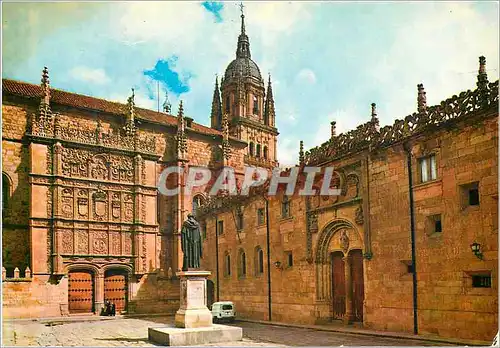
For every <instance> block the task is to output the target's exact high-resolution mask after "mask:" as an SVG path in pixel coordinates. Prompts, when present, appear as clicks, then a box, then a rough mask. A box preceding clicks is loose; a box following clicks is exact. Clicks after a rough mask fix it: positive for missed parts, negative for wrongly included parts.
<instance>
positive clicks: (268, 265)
mask: <svg viewBox="0 0 500 348" xmlns="http://www.w3.org/2000/svg"><path fill="white" fill-rule="evenodd" d="M264 199H265V200H266V236H267V299H268V303H267V305H268V316H269V321H271V318H272V317H271V248H270V247H269V244H270V243H269V237H270V236H269V200H268V199H267V198H265V197H264Z"/></svg>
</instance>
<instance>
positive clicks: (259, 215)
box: [257, 208, 266, 225]
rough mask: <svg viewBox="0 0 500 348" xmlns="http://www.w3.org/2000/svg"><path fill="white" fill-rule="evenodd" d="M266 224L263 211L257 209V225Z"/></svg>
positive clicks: (262, 209)
mask: <svg viewBox="0 0 500 348" xmlns="http://www.w3.org/2000/svg"><path fill="white" fill-rule="evenodd" d="M265 222H266V215H265V209H264V208H259V209H257V225H263V224H264V223H265Z"/></svg>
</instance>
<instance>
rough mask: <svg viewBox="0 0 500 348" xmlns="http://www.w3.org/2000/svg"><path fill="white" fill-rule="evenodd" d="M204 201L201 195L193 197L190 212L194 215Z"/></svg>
mask: <svg viewBox="0 0 500 348" xmlns="http://www.w3.org/2000/svg"><path fill="white" fill-rule="evenodd" d="M203 203H204V199H203V196H202V195H196V196H194V197H193V202H192V211H191V212H192V214H193V215H195V216H196V211H197V210H198V208H199V207H200V206H202V205H203Z"/></svg>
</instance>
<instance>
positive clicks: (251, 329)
mask: <svg viewBox="0 0 500 348" xmlns="http://www.w3.org/2000/svg"><path fill="white" fill-rule="evenodd" d="M172 321H173V318H172V317H153V318H133V319H132V318H119V317H117V318H113V319H110V320H92V321H79V322H69V321H67V319H66V320H65V321H57V320H54V321H41V322H40V321H28V320H26V321H7V322H4V323H3V328H2V337H3V338H2V343H3V346H99V347H104V346H106V347H109V346H132V347H153V346H155V344H153V343H151V342H149V341H148V327H162V326H164V325H165V324H170V323H172ZM233 325H235V326H239V327H242V328H243V336H244V339H243V341H240V342H227V343H224V346H226V347H227V346H233V347H236V346H275V347H278V346H282V347H283V346H287V345H288V346H340V345H345V346H347V345H350V346H353V345H356V346H374V345H377V346H385V345H388V346H424V345H425V346H428V345H443V344H437V343H432V342H424V341H416V340H405V339H394V338H385V337H371V336H365V335H353V334H344V333H337V332H327V331H318V330H312V329H303V328H290V327H282V326H274V325H265V324H257V323H247V322H237V323H235V324H233ZM220 345H221V344H220V343H219V344H210V345H208V346H220Z"/></svg>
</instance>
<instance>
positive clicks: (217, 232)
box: [215, 215, 219, 302]
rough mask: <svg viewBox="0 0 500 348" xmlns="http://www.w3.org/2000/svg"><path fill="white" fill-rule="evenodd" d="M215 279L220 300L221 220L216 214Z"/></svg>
mask: <svg viewBox="0 0 500 348" xmlns="http://www.w3.org/2000/svg"><path fill="white" fill-rule="evenodd" d="M215 281H216V283H217V302H219V220H218V218H217V215H215Z"/></svg>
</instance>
